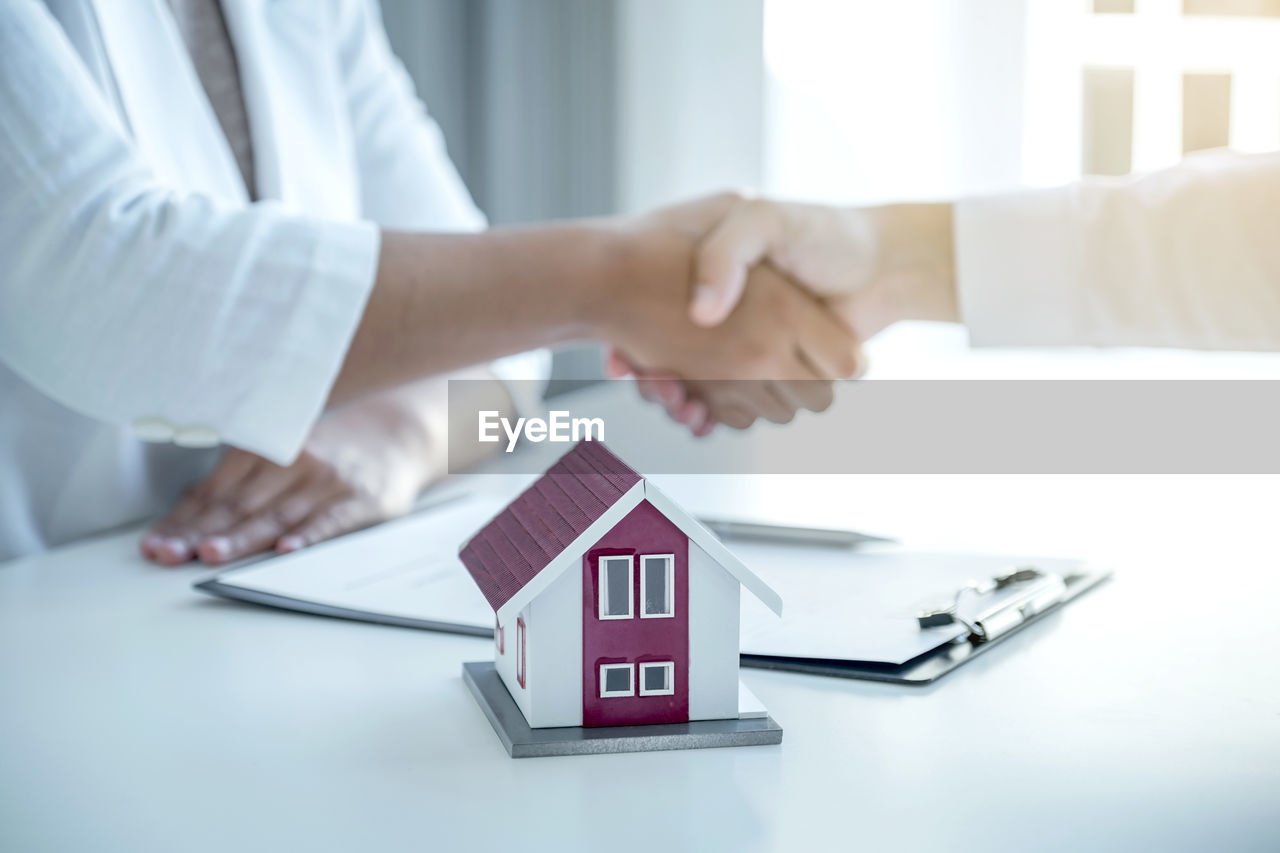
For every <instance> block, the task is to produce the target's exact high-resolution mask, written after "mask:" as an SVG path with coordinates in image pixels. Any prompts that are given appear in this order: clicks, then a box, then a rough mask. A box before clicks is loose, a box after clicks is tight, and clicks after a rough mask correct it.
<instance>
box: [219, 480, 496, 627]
mask: <svg viewBox="0 0 1280 853" xmlns="http://www.w3.org/2000/svg"><path fill="white" fill-rule="evenodd" d="M506 504H507V501H506V500H504V499H500V498H497V497H487V496H486V497H476V496H466V497H462V498H459V499H456V500H453V501H450V502H448V503H444V504H441V505H437V506H432V507H429V508H427V509H424V510H422V511H420V512H418V513H416V514H414V515H411V516H409V517H407V518H402V519H399V520H398V521H393V522H391V523H389V524H383V525H380V526H378V527H375V528H371V529H369V530H365V531H362V532H360V533H353V534H350V535H348V536H343V537H342V538H341V539H337V540H335V541H333V542H326V543H324V544H322V545H317V546H314V547H312V548H306V549H304V550H301V551H296V552H294V553H292V554H286V555H284V556H280V557H272V558H271V559H269V560H264V561H262V562H260V563H255V564H253V565H250V566H246V567H244V568H239V569H232V570H230V571H228V572H224V573H222V574H221V575H219V576H218V577H217V586H216V587H215V588H213V589H211V590H210V591H211V592H216V593H218V594H222V595H229V596H231V597H237V596H236V591H237V590H244V591H247V592H251V593H261V594H265V595H267V596H272V597H276V598H279V599H281V600H280V601H276V602H274V603H276V604H278V605H280V606H283V607H288V606H291V605H290V602H295V603H296V604H315V605H321V606H322V607H323V608H332V609H334V610H337V611H354V612H355V613H362V614H366V615H368V616H390V617H398V618H400V619H410V620H417V621H422V622H431V623H438V625H450V626H456V627H457V628H459V629H463V628H470V629H472V630H474V631H486V630H491V629H492V628H493V610H491V609H490V608H489V605H488V603H487V602H486V601H485V600H484V596H482V595H481V594H480V590H479V589H478V588H477V587H476V585H475V582H474V581H472V580H471V576H470V575H468V574H467V571H466V569H465V568H463V566H462V562H461V561H460V560H459V559H458V546H459V545H460V544H461V543H462V542H463V540H465V539H466V538H467V537H469V536H471V535H472V534H473V533H475V532H476V531H477V530H479V529H480V527H481V526H482V525H484V523H485V522H487V521H488V520H489V519H491V518H493V517H494V516H495V515H497V513H498V511H499V510H501V509H502V508H503V507H504V506H506ZM295 606H296V605H295ZM299 609H310V608H299ZM332 615H354V614H351V613H348V614H343V613H333V614H332ZM423 627H427V626H423Z"/></svg>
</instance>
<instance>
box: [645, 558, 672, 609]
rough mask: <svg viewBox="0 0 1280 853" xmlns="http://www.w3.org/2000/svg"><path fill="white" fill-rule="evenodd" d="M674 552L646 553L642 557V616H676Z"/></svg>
mask: <svg viewBox="0 0 1280 853" xmlns="http://www.w3.org/2000/svg"><path fill="white" fill-rule="evenodd" d="M675 570H676V558H675V555H674V554H646V555H645V556H643V557H641V558H640V618H641V619H652V618H654V617H662V616H674V615H675V612H676V608H675V591H674V589H673V587H674V586H675Z"/></svg>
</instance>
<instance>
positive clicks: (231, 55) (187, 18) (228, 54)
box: [169, 0, 258, 199]
mask: <svg viewBox="0 0 1280 853" xmlns="http://www.w3.org/2000/svg"><path fill="white" fill-rule="evenodd" d="M169 8H170V9H172V10H173V17H174V19H175V20H176V21H177V24H178V29H179V30H180V31H181V32H182V40H183V41H185V42H186V43H187V51H188V52H189V53H190V54H191V61H192V63H193V64H194V65H195V68H196V73H197V74H198V75H199V76H200V83H201V85H202V86H204V91H205V94H206V95H207V96H208V97H209V103H210V104H211V105H212V106H213V112H214V114H216V115H217V116H218V124H220V125H222V132H223V133H224V134H225V135H226V137H227V142H228V143H229V144H230V146H231V153H232V154H234V155H235V158H236V165H237V166H239V167H240V176H241V177H242V178H244V185H245V189H246V190H248V193H249V198H251V199H254V198H257V194H258V193H257V186H256V182H255V178H254V173H253V140H252V138H251V137H250V135H249V114H248V113H247V112H246V111H245V106H244V90H243V89H242V88H241V86H240V68H239V66H238V65H237V64H236V52H235V46H234V45H232V43H231V34H230V33H229V32H228V31H227V21H226V19H225V18H224V17H223V15H222V6H221V5H220V4H219V2H218V0H169Z"/></svg>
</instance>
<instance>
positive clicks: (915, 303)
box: [601, 194, 958, 435]
mask: <svg viewBox="0 0 1280 853" xmlns="http://www.w3.org/2000/svg"><path fill="white" fill-rule="evenodd" d="M613 227H616V228H618V229H619V230H620V231H621V232H622V233H623V234H624V236H625V237H626V239H625V240H624V241H623V245H625V246H627V247H629V248H628V249H627V250H625V255H624V258H623V259H622V263H621V268H622V269H623V270H624V271H625V272H624V274H623V276H622V279H623V282H622V285H623V286H622V289H620V290H617V291H614V293H613V294H611V296H610V297H609V299H610V305H608V306H605V307H604V308H603V309H602V313H601V316H602V317H603V318H604V321H603V324H602V328H601V337H603V338H604V339H605V340H607V341H609V342H610V343H611V344H612V349H611V351H610V352H609V355H608V371H609V373H610V374H611V375H613V376H615V377H618V376H624V375H629V374H634V375H635V376H636V377H637V380H638V387H639V390H640V392H641V394H642V395H643V396H644V397H645V398H646V399H649V400H651V401H653V402H656V403H659V404H661V405H663V406H664V407H665V408H666V409H667V411H668V413H669V414H670V415H671V417H672V418H674V419H675V420H677V421H679V422H680V423H683V424H685V425H686V426H688V427H689V429H690V430H692V431H693V432H694V433H695V434H697V435H704V434H706V433H707V432H709V431H710V430H711V429H712V428H713V427H714V426H715V424H717V423H723V424H726V425H728V426H731V427H735V428H738V429H745V428H746V427H749V426H750V425H751V424H752V423H754V422H755V421H756V419H757V418H761V417H763V418H765V419H766V420H769V421H772V422H774V423H788V422H790V421H791V419H792V418H793V417H794V416H795V413H796V412H797V411H799V410H800V409H809V410H812V411H822V410H824V409H826V408H827V407H828V406H829V405H830V404H831V400H832V383H833V381H834V380H836V379H847V378H852V377H856V376H858V375H860V374H861V373H862V372H863V370H865V366H866V364H865V358H864V356H863V354H862V349H861V345H862V342H863V341H865V340H867V339H868V338H870V337H871V336H872V335H874V334H876V333H877V332H879V331H880V330H881V329H883V328H885V327H886V326H888V325H890V324H892V323H894V322H897V321H899V320H907V319H918V320H943V321H956V320H957V319H958V316H957V315H958V312H957V308H956V296H955V284H954V279H955V276H954V271H953V267H954V263H953V249H952V237H951V209H950V206H949V205H945V204H905V205H892V206H887V207H879V208H837V207H828V206H821V205H808V204H796V203H787V202H776V201H767V200H763V199H746V198H742V197H740V196H737V195H733V194H724V195H717V196H711V197H708V198H703V199H700V200H697V201H693V202H689V203H686V204H682V205H678V206H675V207H670V208H665V209H662V210H659V211H657V212H655V213H651V214H649V215H648V216H646V217H644V218H642V219H640V220H638V221H631V222H627V223H625V224H619V225H615V226H613ZM720 380H750V381H727V382H726V381H720Z"/></svg>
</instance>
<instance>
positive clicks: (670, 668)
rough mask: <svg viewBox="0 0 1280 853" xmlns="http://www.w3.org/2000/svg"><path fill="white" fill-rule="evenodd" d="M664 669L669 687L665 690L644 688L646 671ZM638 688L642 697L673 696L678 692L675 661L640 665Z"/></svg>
mask: <svg viewBox="0 0 1280 853" xmlns="http://www.w3.org/2000/svg"><path fill="white" fill-rule="evenodd" d="M649 669H664V670H666V672H667V687H666V689H665V690H646V689H645V686H644V674H645V670H649ZM639 676H640V677H639V679H638V682H639V683H638V684H637V686H638V687H639V694H640V695H641V696H672V695H674V694H675V692H676V665H675V662H674V661H669V660H667V661H653V662H651V663H642V664H640V673H639Z"/></svg>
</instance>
